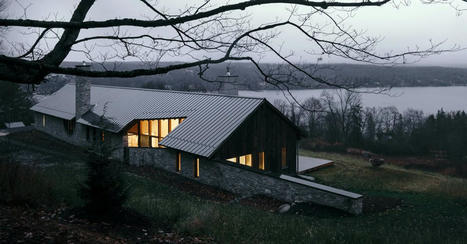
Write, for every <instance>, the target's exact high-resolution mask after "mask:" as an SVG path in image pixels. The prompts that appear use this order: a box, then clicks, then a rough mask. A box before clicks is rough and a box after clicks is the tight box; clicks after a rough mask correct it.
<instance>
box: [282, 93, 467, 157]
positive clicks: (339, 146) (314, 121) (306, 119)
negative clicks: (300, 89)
mask: <svg viewBox="0 0 467 244" xmlns="http://www.w3.org/2000/svg"><path fill="white" fill-rule="evenodd" d="M274 105H275V106H276V107H277V108H278V109H279V110H280V111H281V112H283V113H284V114H286V115H287V116H288V117H289V118H290V120H292V121H293V122H294V123H295V124H296V125H297V126H298V127H299V128H300V129H301V130H302V134H304V135H306V139H305V140H303V142H302V147H305V148H307V149H313V150H324V151H326V150H328V151H345V149H346V148H349V147H350V148H360V149H365V150H368V151H370V152H373V153H378V154H385V155H399V156H402V155H404V156H411V155H418V156H432V157H435V158H436V157H440V158H442V159H449V160H451V161H453V162H463V163H465V162H467V150H465V149H466V148H467V114H466V113H465V111H452V112H446V111H443V110H439V111H438V112H437V113H436V114H431V115H424V114H423V112H422V111H419V110H414V109H408V110H406V111H398V110H397V108H395V107H378V108H375V107H363V106H362V102H361V95H360V94H358V93H352V92H348V91H343V90H335V92H333V93H331V92H327V91H325V92H323V93H322V94H321V97H320V98H319V99H318V98H309V99H308V100H306V101H305V102H304V103H303V104H301V105H297V104H289V103H286V102H284V101H281V100H276V101H275V102H274Z"/></svg>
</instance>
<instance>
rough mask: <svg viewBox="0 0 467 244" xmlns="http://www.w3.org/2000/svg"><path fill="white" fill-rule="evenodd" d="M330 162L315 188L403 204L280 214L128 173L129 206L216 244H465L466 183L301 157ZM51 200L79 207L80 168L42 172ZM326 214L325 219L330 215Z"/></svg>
mask: <svg viewBox="0 0 467 244" xmlns="http://www.w3.org/2000/svg"><path fill="white" fill-rule="evenodd" d="M301 153H302V154H303V155H313V156H317V157H323V158H330V159H333V160H335V161H336V164H335V166H333V167H330V168H326V169H322V170H320V171H317V172H312V173H311V174H310V175H312V176H314V177H316V178H317V180H318V182H322V183H326V184H329V185H331V186H336V187H341V188H343V189H347V190H351V191H355V192H359V193H363V194H365V195H370V196H385V197H392V198H399V199H402V206H401V207H400V208H394V209H390V210H386V211H384V212H379V213H373V214H363V215H360V216H349V215H346V214H335V212H332V213H331V211H329V210H326V209H323V213H322V214H319V215H316V216H300V215H294V214H285V215H279V214H275V213H270V212H265V211H262V210H258V209H255V208H251V207H246V206H243V205H240V204H227V203H216V202H212V201H208V200H204V199H199V198H198V197H195V196H193V195H190V194H188V193H185V192H181V191H179V190H177V189H176V188H175V187H172V186H170V185H168V184H163V183H160V182H157V181H155V180H153V179H150V178H146V177H141V176H138V175H135V174H132V173H127V174H126V176H125V178H126V180H127V181H128V182H129V183H130V184H131V187H132V192H131V194H130V199H129V201H128V203H127V206H128V207H130V208H132V209H135V210H137V211H139V212H141V213H143V214H145V215H147V216H149V217H150V218H152V219H153V220H154V222H155V223H157V224H158V225H159V226H155V227H154V228H159V227H161V226H163V227H168V228H170V229H172V230H174V231H178V232H184V233H189V234H193V235H203V236H211V237H213V238H214V239H215V240H216V241H218V242H220V243H446V242H447V243H463V242H467V233H466V231H465V226H467V200H466V199H467V197H466V194H467V193H466V192H467V188H466V181H465V180H461V179H457V178H452V177H446V176H442V175H438V174H432V173H426V172H421V171H413V170H405V169H401V168H397V167H393V166H389V165H383V166H382V167H381V168H379V169H373V168H371V167H369V166H368V163H367V162H365V161H362V160H361V159H358V158H356V157H349V156H343V155H338V154H324V153H310V152H301ZM44 171H45V173H46V175H48V178H49V179H50V180H52V181H53V182H55V185H56V187H55V194H56V195H57V197H59V199H61V200H62V201H64V202H66V203H68V204H70V205H72V206H79V205H80V204H81V202H80V200H79V198H78V197H77V192H76V186H77V184H78V182H80V181H81V180H83V178H84V173H85V170H84V168H83V167H82V166H80V165H79V164H67V163H63V164H59V165H57V166H53V167H48V168H45V169H44ZM328 211H329V213H328Z"/></svg>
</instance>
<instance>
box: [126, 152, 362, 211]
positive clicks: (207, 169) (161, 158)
mask: <svg viewBox="0 0 467 244" xmlns="http://www.w3.org/2000/svg"><path fill="white" fill-rule="evenodd" d="M195 158H196V157H195V156H194V155H192V154H187V153H182V162H181V166H182V167H181V172H180V174H181V175H183V176H185V177H188V178H191V179H194V180H196V181H199V182H201V183H204V184H207V185H212V186H216V187H219V188H222V189H225V190H228V191H231V192H234V193H237V194H241V195H255V194H263V195H267V196H270V197H273V198H276V199H280V200H283V201H287V202H294V201H297V202H314V203H317V204H321V205H326V206H331V207H335V208H338V209H341V210H344V211H347V212H349V213H352V214H360V213H361V211H362V198H357V199H355V198H349V197H348V196H344V195H340V194H336V193H332V192H328V191H323V190H319V189H315V188H312V187H309V186H306V185H302V184H298V183H295V182H290V181H287V180H284V179H280V178H278V177H277V176H272V175H266V174H262V173H259V172H255V171H252V170H249V169H246V168H245V167H246V166H241V165H232V164H229V163H224V162H220V161H213V160H208V159H206V158H200V169H199V172H200V177H199V178H195V177H194V173H193V166H194V161H195ZM128 160H129V163H130V164H132V165H137V166H142V165H152V166H155V167H158V168H162V169H165V170H167V171H169V172H176V152H175V151H173V150H171V149H151V148H128Z"/></svg>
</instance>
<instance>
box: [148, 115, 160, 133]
mask: <svg viewBox="0 0 467 244" xmlns="http://www.w3.org/2000/svg"><path fill="white" fill-rule="evenodd" d="M149 123H150V131H151V136H158V135H159V120H157V119H155V120H150V121H149Z"/></svg>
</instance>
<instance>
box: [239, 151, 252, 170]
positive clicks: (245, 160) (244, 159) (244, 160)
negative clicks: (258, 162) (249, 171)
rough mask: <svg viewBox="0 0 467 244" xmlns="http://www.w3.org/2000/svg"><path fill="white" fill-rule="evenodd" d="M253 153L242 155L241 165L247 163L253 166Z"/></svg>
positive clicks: (240, 158)
mask: <svg viewBox="0 0 467 244" xmlns="http://www.w3.org/2000/svg"><path fill="white" fill-rule="evenodd" d="M251 158H252V157H251V154H247V155H243V156H240V157H239V163H240V164H241V165H246V166H250V167H251V166H252V165H253V163H252V160H251Z"/></svg>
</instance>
